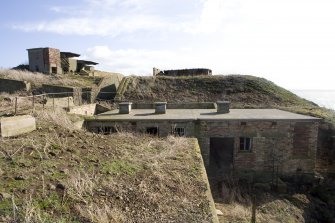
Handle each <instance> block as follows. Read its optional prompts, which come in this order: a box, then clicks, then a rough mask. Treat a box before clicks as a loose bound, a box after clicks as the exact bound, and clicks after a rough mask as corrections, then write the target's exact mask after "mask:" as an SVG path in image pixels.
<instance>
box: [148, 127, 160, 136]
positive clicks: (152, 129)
mask: <svg viewBox="0 0 335 223" xmlns="http://www.w3.org/2000/svg"><path fill="white" fill-rule="evenodd" d="M146 133H147V134H150V135H154V136H158V127H148V128H147V129H146Z"/></svg>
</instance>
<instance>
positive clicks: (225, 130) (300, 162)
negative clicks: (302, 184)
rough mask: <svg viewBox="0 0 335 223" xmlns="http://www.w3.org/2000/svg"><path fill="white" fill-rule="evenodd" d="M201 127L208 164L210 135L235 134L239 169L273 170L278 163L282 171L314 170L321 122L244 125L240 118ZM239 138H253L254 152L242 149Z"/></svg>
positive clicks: (204, 156) (235, 152)
mask: <svg viewBox="0 0 335 223" xmlns="http://www.w3.org/2000/svg"><path fill="white" fill-rule="evenodd" d="M301 125H303V126H304V129H305V130H304V131H303V134H302V133H301V130H300V128H299V129H296V128H295V127H296V126H301ZM199 127H200V128H199V130H198V136H197V137H198V139H199V143H200V147H201V150H202V155H203V158H204V161H205V164H206V166H208V165H209V155H210V154H209V153H210V138H211V137H234V139H235V145H234V164H233V165H234V168H235V169H254V170H270V169H271V168H273V166H275V167H276V166H278V168H279V170H280V171H281V172H285V173H288V172H295V171H302V172H312V171H313V170H314V166H315V157H316V147H317V129H318V126H317V123H314V122H305V123H296V122H293V121H292V122H289V121H276V122H271V121H248V122H246V125H241V122H240V121H226V122H206V121H201V122H200V125H199ZM295 130H297V132H295ZM239 137H250V138H251V139H252V150H251V151H250V152H246V151H240V150H239ZM302 142H303V143H302ZM299 143H301V144H299ZM298 144H299V146H298ZM294 146H296V148H298V149H299V151H300V156H297V154H296V153H295V152H294V151H295V150H294ZM301 151H303V152H301Z"/></svg>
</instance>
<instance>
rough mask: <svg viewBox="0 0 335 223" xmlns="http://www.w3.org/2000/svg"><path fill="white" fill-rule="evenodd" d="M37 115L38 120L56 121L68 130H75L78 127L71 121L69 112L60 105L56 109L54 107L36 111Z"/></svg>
mask: <svg viewBox="0 0 335 223" xmlns="http://www.w3.org/2000/svg"><path fill="white" fill-rule="evenodd" d="M35 116H36V118H37V119H38V120H40V121H42V122H52V123H55V124H56V125H57V126H60V127H62V128H65V129H68V130H75V129H77V127H76V126H75V125H74V123H73V122H72V121H71V119H70V118H69V116H68V115H67V112H66V111H65V110H64V109H62V108H59V107H56V108H55V110H52V109H45V110H39V111H35Z"/></svg>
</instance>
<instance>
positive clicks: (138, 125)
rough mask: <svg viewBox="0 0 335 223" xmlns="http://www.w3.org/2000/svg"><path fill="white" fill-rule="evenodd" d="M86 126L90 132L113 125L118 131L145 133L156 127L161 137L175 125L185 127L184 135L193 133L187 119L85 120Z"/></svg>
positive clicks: (192, 128) (191, 125) (192, 126)
mask: <svg viewBox="0 0 335 223" xmlns="http://www.w3.org/2000/svg"><path fill="white" fill-rule="evenodd" d="M85 126H86V128H87V129H88V130H89V131H91V132H96V133H97V132H98V129H99V128H103V127H114V128H116V129H117V130H119V131H125V132H141V133H145V132H146V128H148V127H158V130H159V133H158V135H159V136H161V137H165V136H168V135H170V134H172V129H173V128H175V127H183V128H185V136H186V137H192V136H194V135H195V132H194V130H195V125H194V123H193V122H188V121H135V122H132V121H118V122H114V121H107V120H106V121H98V120H86V122H85Z"/></svg>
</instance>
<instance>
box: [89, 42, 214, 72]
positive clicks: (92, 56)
mask: <svg viewBox="0 0 335 223" xmlns="http://www.w3.org/2000/svg"><path fill="white" fill-rule="evenodd" d="M194 54H195V52H194V50H191V49H188V48H184V47H182V48H178V49H173V50H172V49H171V50H148V49H117V50H113V49H111V48H110V47H108V46H106V45H102V46H94V47H91V48H88V49H87V50H86V52H85V53H84V54H83V55H82V57H83V58H86V59H89V60H94V61H98V62H99V63H100V64H101V65H100V66H98V67H97V68H98V69H101V70H107V71H112V72H120V73H122V74H125V75H131V74H134V75H152V68H153V67H157V68H159V69H163V70H164V69H184V68H198V67H211V66H210V64H212V62H211V59H210V57H208V56H207V55H206V53H205V52H200V51H199V52H197V54H199V55H202V56H194ZM206 57H207V59H205V58H206Z"/></svg>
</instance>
